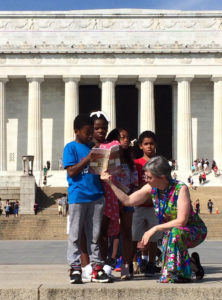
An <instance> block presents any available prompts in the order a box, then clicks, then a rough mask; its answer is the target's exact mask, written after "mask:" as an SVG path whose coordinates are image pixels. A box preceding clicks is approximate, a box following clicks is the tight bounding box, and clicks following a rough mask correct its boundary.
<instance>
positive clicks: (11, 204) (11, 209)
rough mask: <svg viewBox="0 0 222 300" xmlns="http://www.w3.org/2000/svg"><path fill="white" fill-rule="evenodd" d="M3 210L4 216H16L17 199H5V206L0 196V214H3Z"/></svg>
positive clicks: (17, 208)
mask: <svg viewBox="0 0 222 300" xmlns="http://www.w3.org/2000/svg"><path fill="white" fill-rule="evenodd" d="M4 210H5V216H6V217H7V218H9V216H10V215H14V217H16V218H17V217H18V213H19V201H9V200H6V202H5V206H4V205H3V203H2V199H1V198H0V216H1V215H3V213H4Z"/></svg>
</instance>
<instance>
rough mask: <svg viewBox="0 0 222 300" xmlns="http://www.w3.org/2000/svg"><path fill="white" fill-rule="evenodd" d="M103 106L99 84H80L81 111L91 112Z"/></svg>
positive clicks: (83, 112)
mask: <svg viewBox="0 0 222 300" xmlns="http://www.w3.org/2000/svg"><path fill="white" fill-rule="evenodd" d="M100 108H101V89H100V88H99V87H98V85H80V87H79V113H80V114H89V113H91V112H92V111H97V110H100Z"/></svg>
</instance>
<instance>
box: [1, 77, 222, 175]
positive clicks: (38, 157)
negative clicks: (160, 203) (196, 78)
mask: <svg viewBox="0 0 222 300" xmlns="http://www.w3.org/2000/svg"><path fill="white" fill-rule="evenodd" d="M156 77H157V76H151V75H149V76H140V77H139V83H140V84H139V86H140V91H139V116H140V118H139V120H140V121H139V132H142V131H144V130H151V131H154V132H155V109H154V82H155V80H156ZM117 78H118V77H117V76H104V77H101V83H102V104H101V106H102V107H101V110H103V111H104V112H106V113H107V115H108V116H109V117H110V125H109V126H110V128H109V130H110V129H112V128H115V127H116V109H115V82H116V80H117ZM63 79H64V82H65V105H64V111H65V115H64V144H66V143H68V142H70V141H72V140H73V120H74V118H75V117H76V115H78V113H79V107H78V104H79V95H78V93H79V81H80V76H67V77H64V78H63ZM192 79H193V76H176V81H177V82H178V89H177V93H178V94H177V102H178V105H177V162H178V167H179V170H190V167H191V165H192V124H191V103H190V82H191V81H192ZM27 80H28V82H29V94H28V142H27V154H28V155H34V156H35V164H34V170H37V171H40V170H41V169H42V117H41V90H40V84H41V82H42V81H43V80H44V77H32V78H27ZM212 80H213V81H214V159H215V161H216V162H217V164H218V167H219V169H222V76H221V77H212ZM6 82H7V77H5V78H3V77H2V78H0V171H4V170H6V128H5V124H6V122H5V83H6Z"/></svg>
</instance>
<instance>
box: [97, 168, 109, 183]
mask: <svg viewBox="0 0 222 300" xmlns="http://www.w3.org/2000/svg"><path fill="white" fill-rule="evenodd" d="M100 179H101V180H103V181H105V182H107V183H108V182H109V181H111V180H112V175H110V174H109V173H108V172H107V171H103V172H102V173H101V175H100Z"/></svg>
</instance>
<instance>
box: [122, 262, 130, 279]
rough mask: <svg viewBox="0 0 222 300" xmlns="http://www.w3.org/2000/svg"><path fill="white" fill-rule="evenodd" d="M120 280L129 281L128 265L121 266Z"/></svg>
mask: <svg viewBox="0 0 222 300" xmlns="http://www.w3.org/2000/svg"><path fill="white" fill-rule="evenodd" d="M121 279H122V280H127V279H130V272H129V265H128V264H122V266H121Z"/></svg>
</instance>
